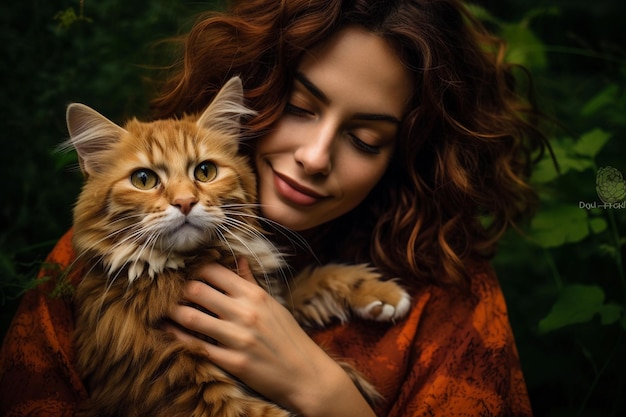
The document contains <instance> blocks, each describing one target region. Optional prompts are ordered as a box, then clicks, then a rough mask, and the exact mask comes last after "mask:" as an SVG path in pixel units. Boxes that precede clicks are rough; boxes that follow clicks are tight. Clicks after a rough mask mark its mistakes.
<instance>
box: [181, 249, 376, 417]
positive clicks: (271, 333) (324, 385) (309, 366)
mask: <svg viewBox="0 0 626 417" xmlns="http://www.w3.org/2000/svg"><path fill="white" fill-rule="evenodd" d="M239 273H240V274H241V276H239V275H237V274H236V273H234V272H232V271H230V270H229V269H227V268H225V267H223V266H221V265H219V264H217V263H211V264H207V265H205V266H203V267H202V268H201V269H200V270H199V271H198V276H197V277H194V278H197V279H199V280H202V282H201V281H189V282H188V283H187V284H186V287H185V291H184V297H185V299H186V301H189V302H191V303H194V304H197V305H199V306H201V307H203V308H205V309H206V310H208V311H210V312H212V313H213V314H215V315H216V317H213V316H212V315H209V314H206V313H204V312H202V311H200V310H198V309H195V308H193V307H190V306H186V305H179V306H177V307H176V308H174V310H173V312H172V317H171V319H172V320H173V321H175V322H177V323H178V324H179V325H181V326H182V327H184V328H187V329H189V330H192V331H195V332H198V333H201V334H204V335H206V336H208V337H210V338H212V339H214V340H216V342H217V343H216V344H211V343H208V342H205V341H201V340H199V339H197V338H194V337H193V336H191V335H190V334H188V333H185V332H182V331H180V330H175V329H173V328H172V329H171V331H173V332H174V333H176V335H177V336H178V337H179V339H182V340H183V341H190V342H191V341H193V342H194V343H198V342H200V343H202V345H203V347H204V349H205V350H206V352H207V354H208V356H209V357H210V358H211V360H212V361H213V362H214V363H215V364H217V365H218V366H220V367H222V368H223V369H224V370H226V371H227V372H229V373H231V374H233V375H235V376H236V377H237V378H239V379H241V380H242V381H243V382H244V383H246V384H247V385H248V386H249V387H250V388H252V389H254V390H256V391H257V392H259V393H260V394H262V395H264V396H266V397H267V398H270V399H272V400H273V401H275V402H276V403H278V404H280V405H282V406H284V407H286V408H287V409H289V410H292V411H294V412H297V413H299V414H301V415H304V416H317V415H325V416H334V415H337V416H344V415H345V416H348V415H350V416H354V415H359V416H368V415H371V416H373V415H374V413H373V411H372V410H371V409H370V407H369V406H368V404H367V403H366V401H365V399H364V398H363V397H362V396H361V394H360V393H359V391H358V390H357V388H356V387H355V386H354V384H353V383H352V381H351V380H350V378H349V377H348V375H347V374H346V373H345V372H344V371H343V369H342V368H341V367H340V366H339V365H338V364H337V363H336V362H335V361H334V360H333V359H332V358H330V357H329V356H328V355H327V354H326V353H325V352H324V351H323V350H322V349H321V348H320V347H319V346H318V345H317V344H315V342H314V341H313V340H311V339H310V338H309V336H308V335H307V334H306V333H305V332H304V330H302V328H301V327H300V326H299V325H298V323H297V322H296V320H295V319H294V318H293V316H292V315H291V314H290V313H289V311H288V310H287V309H286V308H285V307H283V306H282V305H281V304H280V303H279V302H278V301H276V300H275V299H274V298H272V297H271V296H270V295H269V294H267V293H266V292H265V291H264V290H263V289H262V288H261V287H259V286H258V285H257V283H256V282H255V280H254V278H253V277H252V274H251V273H250V270H249V268H248V264H247V262H246V261H245V260H241V261H240V262H239ZM329 407H331V408H333V409H332V410H330V409H329ZM344 408H345V410H344ZM360 410H362V411H360Z"/></svg>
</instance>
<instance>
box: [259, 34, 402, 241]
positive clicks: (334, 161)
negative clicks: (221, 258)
mask: <svg viewBox="0 0 626 417" xmlns="http://www.w3.org/2000/svg"><path fill="white" fill-rule="evenodd" d="M412 90H413V83H412V81H411V76H410V73H409V71H408V70H407V69H406V68H405V67H404V66H403V65H402V64H401V62H400V60H399V59H398V57H397V56H396V54H395V52H394V51H393V50H392V49H391V48H390V47H389V46H388V45H387V43H386V41H384V40H383V39H382V38H380V37H378V36H376V35H374V34H372V33H370V32H367V31H365V30H363V29H361V28H358V27H349V28H345V29H343V30H341V31H339V32H338V33H337V34H336V35H334V36H333V37H332V38H330V39H329V40H328V41H327V42H325V43H323V44H322V45H320V46H319V47H317V48H314V49H313V50H311V51H310V52H309V53H308V54H307V55H305V57H304V58H303V59H302V61H301V63H300V65H299V66H298V69H297V73H296V75H295V82H294V85H293V87H292V90H291V95H290V98H289V104H288V106H287V108H286V110H285V113H284V115H283V116H282V117H281V118H280V120H279V121H278V122H277V124H276V125H275V127H274V129H273V130H272V131H271V132H270V133H269V134H268V135H267V136H265V137H263V138H262V139H261V140H260V141H259V143H258V148H257V153H256V161H255V162H256V167H257V170H258V180H259V202H260V204H261V211H262V213H263V215H264V216H265V217H267V218H268V219H270V220H273V221H276V222H278V223H279V224H281V225H283V226H286V227H289V228H291V229H293V230H297V231H303V230H308V229H311V228H313V227H315V226H318V225H321V224H323V223H325V222H327V221H330V220H332V219H335V218H337V217H339V216H341V215H342V214H345V213H347V212H348V211H350V210H352V209H353V208H354V207H356V206H357V205H358V204H359V203H360V202H361V201H363V199H364V198H365V197H366V196H367V194H368V193H369V192H370V191H371V190H372V188H373V187H374V186H375V185H376V183H378V181H379V180H380V178H381V177H382V176H383V174H384V172H385V170H386V168H387V166H388V164H389V161H390V159H391V155H392V153H393V151H394V147H395V141H396V136H397V134H398V129H399V125H400V121H401V120H402V116H403V114H404V111H405V108H406V106H407V103H408V101H409V98H410V96H411V93H412Z"/></svg>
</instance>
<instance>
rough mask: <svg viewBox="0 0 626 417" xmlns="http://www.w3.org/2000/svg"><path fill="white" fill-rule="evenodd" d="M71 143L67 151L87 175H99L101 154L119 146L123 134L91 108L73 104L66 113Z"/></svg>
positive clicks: (120, 128)
mask: <svg viewBox="0 0 626 417" xmlns="http://www.w3.org/2000/svg"><path fill="white" fill-rule="evenodd" d="M66 121H67V129H68V130H69V133H70V139H69V140H68V141H67V143H66V147H68V148H69V147H73V148H74V149H76V152H77V153H78V160H79V162H80V167H81V169H82V170H83V173H85V174H86V175H90V174H93V173H95V172H98V171H99V170H100V168H101V167H102V161H101V156H102V153H103V152H105V151H107V150H110V149H111V148H112V147H113V145H115V144H116V143H118V142H119V141H120V139H121V136H122V135H123V134H124V133H126V130H125V129H123V128H122V127H120V126H118V125H116V124H115V123H113V122H112V121H110V120H109V119H107V118H106V117H104V116H103V115H101V114H100V113H98V112H97V111H95V110H93V109H92V108H91V107H88V106H85V105H84V104H80V103H72V104H70V105H69V106H68V107H67V112H66Z"/></svg>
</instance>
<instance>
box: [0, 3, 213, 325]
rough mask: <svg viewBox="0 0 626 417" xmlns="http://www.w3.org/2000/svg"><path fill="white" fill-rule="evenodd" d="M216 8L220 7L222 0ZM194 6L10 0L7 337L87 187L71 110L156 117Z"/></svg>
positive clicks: (4, 264)
mask: <svg viewBox="0 0 626 417" xmlns="http://www.w3.org/2000/svg"><path fill="white" fill-rule="evenodd" d="M213 3H215V2H213ZM213 3H211V2H203V3H198V2H195V1H192V0H150V1H148V0H144V1H130V2H129V1H123V0H98V1H83V0H46V1H42V0H35V1H34V2H4V3H2V6H0V8H1V11H2V12H1V13H0V39H1V41H2V45H3V58H2V60H1V61H0V73H1V76H2V80H3V86H2V90H0V114H2V121H1V123H2V126H1V128H2V134H3V141H2V148H3V149H2V152H0V167H2V168H1V169H2V174H3V187H2V188H3V190H2V191H3V192H2V196H3V197H2V204H1V205H0V207H1V209H0V308H1V310H0V335H3V334H4V330H5V328H6V326H7V325H8V322H9V320H10V317H11V316H12V314H13V311H14V309H15V306H16V305H17V301H18V299H19V297H20V296H21V295H22V294H23V292H24V291H25V290H26V289H28V288H30V287H31V286H32V285H33V284H34V277H35V275H36V271H37V269H38V266H39V265H40V264H41V262H42V261H43V259H44V257H45V256H46V254H47V253H48V252H49V251H50V249H51V248H52V245H53V244H54V242H55V241H56V240H57V239H58V238H59V237H60V236H61V234H63V233H64V232H65V231H66V230H67V229H68V228H69V226H70V224H71V215H72V206H73V203H74V201H75V199H76V196H77V195H78V191H79V187H80V183H81V181H82V179H81V176H80V174H79V173H78V169H77V168H76V166H75V165H76V159H75V155H73V154H64V153H59V152H57V151H56V150H55V149H56V148H57V146H58V144H60V143H61V142H62V141H63V140H65V139H66V137H67V130H66V127H65V107H66V106H67V104H69V103H70V102H74V101H79V102H84V103H87V104H89V105H90V106H92V107H94V108H97V109H98V110H99V111H101V112H102V113H103V114H106V115H107V116H109V117H110V118H111V119H112V120H116V121H120V122H121V121H123V120H124V119H126V118H128V117H129V116H131V115H137V116H139V117H143V116H147V115H148V113H149V100H150V98H151V97H152V96H153V94H154V91H155V89H156V88H157V86H158V80H159V78H160V77H162V76H163V74H164V72H165V71H161V70H160V69H163V68H164V66H165V65H168V64H169V63H170V62H171V57H172V48H171V44H169V43H164V42H160V41H162V40H164V39H166V38H171V37H173V36H176V35H177V34H179V33H181V31H183V30H184V29H185V27H188V26H189V24H190V23H191V21H192V15H193V14H195V13H196V12H197V11H200V10H206V9H207V8H209V9H210V8H212V7H214V4H213Z"/></svg>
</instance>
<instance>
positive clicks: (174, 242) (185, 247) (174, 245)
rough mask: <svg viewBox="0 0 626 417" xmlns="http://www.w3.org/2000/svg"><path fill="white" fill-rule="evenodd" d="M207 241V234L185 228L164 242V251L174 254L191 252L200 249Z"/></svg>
mask: <svg viewBox="0 0 626 417" xmlns="http://www.w3.org/2000/svg"><path fill="white" fill-rule="evenodd" d="M205 241H206V234H205V233H203V232H202V231H200V230H198V229H195V228H191V227H185V228H184V229H181V230H179V231H177V232H176V234H175V235H174V236H170V237H169V238H167V239H164V241H163V245H162V247H163V249H164V250H166V251H168V250H170V251H173V252H189V251H192V250H194V249H197V248H198V247H200V246H201V245H202V244H203V243H205Z"/></svg>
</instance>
